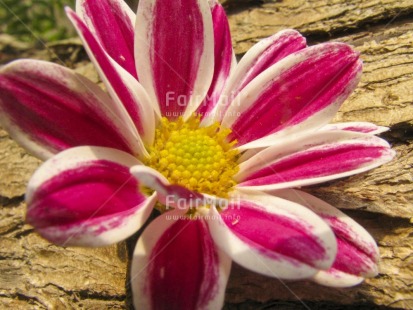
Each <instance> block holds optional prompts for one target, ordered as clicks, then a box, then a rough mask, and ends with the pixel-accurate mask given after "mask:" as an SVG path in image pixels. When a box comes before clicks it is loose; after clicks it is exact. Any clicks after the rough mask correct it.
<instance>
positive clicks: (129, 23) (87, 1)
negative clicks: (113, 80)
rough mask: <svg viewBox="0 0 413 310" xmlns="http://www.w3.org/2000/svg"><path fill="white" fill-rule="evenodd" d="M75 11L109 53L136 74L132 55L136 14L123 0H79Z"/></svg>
mask: <svg viewBox="0 0 413 310" xmlns="http://www.w3.org/2000/svg"><path fill="white" fill-rule="evenodd" d="M76 13H77V14H78V15H79V16H80V17H81V18H82V20H83V21H84V23H85V24H86V26H87V27H88V28H89V30H90V31H91V33H93V34H94V35H95V37H96V39H97V41H98V42H99V43H100V44H101V45H102V47H103V48H104V50H105V51H106V53H108V55H109V56H110V57H111V58H112V59H113V60H115V61H116V62H117V63H118V64H119V65H120V66H121V67H122V68H123V69H125V70H126V71H127V72H129V73H130V74H131V75H132V76H133V77H134V78H137V74H136V68H135V60H134V56H133V54H134V53H133V36H134V35H133V32H134V27H135V19H136V17H135V14H134V13H133V12H132V10H131V9H130V8H129V6H128V5H127V4H126V3H125V2H124V1H123V0H104V1H102V0H78V1H76Z"/></svg>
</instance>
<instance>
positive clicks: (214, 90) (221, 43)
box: [196, 1, 236, 118]
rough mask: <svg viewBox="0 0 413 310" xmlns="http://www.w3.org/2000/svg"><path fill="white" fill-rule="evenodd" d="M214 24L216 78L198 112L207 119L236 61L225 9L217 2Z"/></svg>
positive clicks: (213, 79) (214, 4)
mask: <svg viewBox="0 0 413 310" xmlns="http://www.w3.org/2000/svg"><path fill="white" fill-rule="evenodd" d="M211 13H212V23H213V25H214V60H215V66H214V76H213V78H212V83H211V86H210V88H209V90H208V93H207V95H206V97H205V99H204V101H203V102H202V104H201V105H200V106H199V108H198V110H197V111H196V113H197V114H200V115H202V117H203V118H204V117H206V116H208V115H209V114H211V113H212V111H213V109H214V108H215V107H216V104H217V103H218V99H219V97H220V95H221V92H222V89H223V88H224V85H225V83H226V81H227V79H228V76H229V75H230V72H231V68H232V67H233V64H234V62H236V60H235V56H234V51H233V50H232V42H231V33H230V30H229V24H228V19H227V16H226V14H225V11H224V8H223V7H222V6H221V5H220V4H219V3H218V2H216V1H214V3H213V4H212V7H211Z"/></svg>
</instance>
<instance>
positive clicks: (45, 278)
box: [0, 0, 413, 309]
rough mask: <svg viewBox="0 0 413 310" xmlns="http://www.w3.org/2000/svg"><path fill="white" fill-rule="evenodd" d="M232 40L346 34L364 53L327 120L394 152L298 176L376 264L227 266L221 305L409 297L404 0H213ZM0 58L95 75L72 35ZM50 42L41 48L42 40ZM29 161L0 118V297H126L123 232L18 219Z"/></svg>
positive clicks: (367, 305) (57, 300) (412, 273)
mask: <svg viewBox="0 0 413 310" xmlns="http://www.w3.org/2000/svg"><path fill="white" fill-rule="evenodd" d="M224 5H225V7H226V8H227V11H228V13H229V14H230V24H231V28H232V34H233V42H234V45H235V49H236V52H237V54H238V55H239V56H241V55H242V54H243V53H244V52H245V51H246V50H247V49H248V48H249V47H251V46H252V44H254V43H255V42H257V41H258V40H259V39H261V38H263V37H266V36H268V35H271V34H273V33H274V32H276V31H278V30H281V29H284V28H296V29H298V30H300V31H301V32H303V33H304V34H305V35H306V36H307V37H308V39H309V43H310V44H314V43H318V42H324V41H328V40H335V41H342V42H347V43H349V44H352V45H353V46H355V48H356V49H357V50H359V51H360V53H361V58H362V59H363V61H364V74H363V77H362V81H361V83H360V85H359V87H358V89H357V90H356V92H355V93H354V94H353V95H352V96H351V98H349V100H347V101H346V103H345V104H344V105H343V106H342V108H341V110H340V112H339V113H338V115H337V116H336V118H335V120H334V121H371V122H375V123H377V124H379V125H383V126H388V127H390V131H389V132H387V133H385V134H383V137H384V138H386V139H387V140H388V141H390V143H392V145H393V147H394V149H395V150H396V151H397V157H396V159H395V160H394V161H393V162H391V163H389V164H387V165H385V166H383V167H380V168H378V169H375V170H373V171H371V172H368V173H365V174H362V175H358V176H354V177H351V178H346V179H343V180H339V181H336V182H332V183H330V184H324V185H322V186H317V187H312V188H306V189H305V190H307V191H310V192H311V193H313V194H314V195H316V196H318V197H321V198H323V199H325V200H326V201H328V202H330V203H331V204H333V205H335V206H337V207H340V208H343V209H348V210H344V211H345V212H346V213H348V214H349V215H350V216H351V217H353V218H354V219H355V220H356V221H358V222H359V223H361V224H362V225H363V226H364V227H366V229H367V230H368V231H369V232H370V233H371V234H372V235H373V236H374V238H375V239H376V241H377V242H378V244H379V246H380V253H381V262H380V274H379V276H378V277H376V278H375V279H370V280H367V281H365V283H363V284H362V285H359V286H357V287H354V288H349V289H333V288H324V287H321V286H318V285H316V284H313V283H310V282H305V281H300V282H281V281H279V280H277V279H271V278H267V277H264V276H260V275H258V274H254V273H252V272H249V271H247V270H245V269H243V268H241V267H238V266H234V267H233V270H232V273H231V278H230V281H229V284H228V288H227V294H226V306H225V307H226V308H227V309H273V308H274V309H275V308H276V309H309V308H310V309H344V308H345V307H346V306H347V307H348V309H354V308H356V307H357V308H362V309H377V308H378V307H385V308H387V307H391V308H401V309H413V254H412V253H413V228H412V223H411V220H412V218H413V184H412V183H413V175H412V164H413V159H412V158H413V157H412V153H413V151H412V143H413V0H407V1H392V0H382V1H374V0H371V1H370V0H365V1H361V2H360V1H345V0H333V1H321V0H313V1H304V0H299V1H296V0H284V1H248V0H242V1H240V0H238V1H235V0H234V1H230V0H227V1H224ZM0 44H2V46H0V61H1V62H2V63H5V62H7V61H9V60H11V59H13V58H20V57H28V56H29V57H35V58H41V59H49V60H52V61H57V59H58V58H60V59H64V60H65V62H66V64H67V65H69V66H71V67H75V68H76V69H77V70H78V71H80V72H81V73H83V74H86V75H88V77H89V78H91V79H92V80H95V81H98V78H97V76H96V73H95V72H94V71H93V69H92V68H91V65H90V64H89V63H88V62H87V61H84V59H85V57H84V51H83V50H82V48H81V47H80V45H79V43H78V40H72V41H70V42H66V43H62V44H55V45H54V46H52V47H51V48H50V49H49V51H47V50H43V51H33V50H30V49H27V48H26V47H25V46H21V45H19V44H16V43H15V42H12V41H9V42H8V43H5V40H4V38H3V39H2V38H0ZM50 50H51V51H53V53H52V52H50ZM39 164H40V161H39V160H37V159H35V158H33V157H32V156H30V155H28V154H27V153H26V152H25V151H24V150H23V149H21V148H20V147H19V146H17V145H16V143H15V142H14V141H13V140H11V139H10V137H9V136H8V135H7V133H6V132H5V131H2V130H0V205H1V208H0V309H3V308H4V309H6V308H12V307H14V308H15V309H128V308H130V301H131V297H130V292H129V283H128V268H129V257H130V252H131V250H132V249H133V244H134V242H135V240H134V239H136V237H135V238H132V240H129V241H128V242H125V243H121V244H119V245H115V246H111V247H105V248H100V249H83V248H61V247H57V246H54V245H52V244H50V243H48V242H47V241H45V240H43V239H42V238H40V237H39V236H38V235H37V234H36V233H35V232H34V231H33V229H32V228H31V227H30V226H29V225H27V224H25V223H24V212H25V205H24V192H25V186H26V184H27V181H28V179H29V178H30V175H31V174H32V173H33V171H34V170H35V169H36V167H37V166H38V165H39Z"/></svg>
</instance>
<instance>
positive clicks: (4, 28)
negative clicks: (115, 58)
mask: <svg viewBox="0 0 413 310" xmlns="http://www.w3.org/2000/svg"><path fill="white" fill-rule="evenodd" d="M126 2H127V3H128V4H129V5H130V6H131V7H132V8H133V10H136V7H137V3H138V0H129V1H126ZM65 6H70V7H71V8H73V9H74V7H75V0H20V1H16V0H0V33H1V34H2V35H10V36H12V37H13V38H14V39H16V40H18V41H22V42H26V43H33V44H35V45H39V44H43V43H46V42H53V41H56V40H63V39H67V38H70V37H73V36H75V31H74V28H73V27H72V25H71V24H70V22H69V20H68V19H67V18H66V16H65V13H64V9H63V8H64V7H65ZM42 42H43V43H42Z"/></svg>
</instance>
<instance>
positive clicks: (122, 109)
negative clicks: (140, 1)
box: [66, 8, 156, 145]
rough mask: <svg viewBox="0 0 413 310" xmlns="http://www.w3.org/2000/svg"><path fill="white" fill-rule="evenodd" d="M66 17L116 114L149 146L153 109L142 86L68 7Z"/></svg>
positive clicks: (153, 122)
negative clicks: (75, 31) (113, 103)
mask: <svg viewBox="0 0 413 310" xmlns="http://www.w3.org/2000/svg"><path fill="white" fill-rule="evenodd" d="M66 14H67V16H68V17H69V19H70V20H71V21H72V23H73V25H74V26H75V28H76V30H77V32H78V34H79V36H80V38H81V39H82V41H83V45H84V47H85V49H86V51H87V53H88V55H89V57H90V59H91V60H92V62H93V63H94V65H95V66H96V69H97V70H98V72H99V74H100V77H101V78H102V81H103V82H104V83H105V86H106V88H107V90H108V92H109V94H110V95H111V97H112V98H113V100H114V102H115V103H116V106H115V108H116V109H117V111H118V113H119V115H121V116H122V119H123V121H124V122H125V123H126V124H129V126H130V127H136V128H137V130H138V132H139V134H138V132H136V135H137V136H139V135H140V136H141V137H142V139H143V140H144V142H146V143H147V144H149V145H150V144H151V143H152V142H153V139H154V135H155V129H154V126H155V116H154V108H156V106H155V105H152V104H151V100H150V99H149V97H148V94H147V93H146V91H145V90H144V89H143V87H142V85H140V84H139V82H138V81H137V80H136V79H135V78H134V77H133V76H132V75H130V74H129V73H128V72H127V71H126V70H125V69H123V68H122V67H121V66H120V65H119V64H118V63H117V62H115V61H114V60H113V59H112V58H111V57H110V56H109V54H108V53H107V52H106V50H105V49H104V48H103V47H102V45H100V44H99V42H98V41H97V40H96V38H95V36H94V35H93V34H92V32H91V31H90V30H89V29H88V27H87V26H86V25H85V23H84V22H83V21H82V20H81V19H80V18H79V16H77V15H76V13H74V12H73V11H72V10H71V9H69V8H66ZM105 31H110V29H105Z"/></svg>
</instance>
